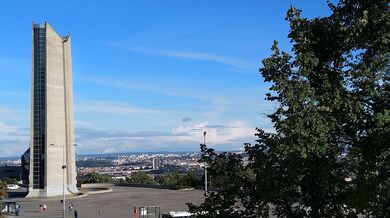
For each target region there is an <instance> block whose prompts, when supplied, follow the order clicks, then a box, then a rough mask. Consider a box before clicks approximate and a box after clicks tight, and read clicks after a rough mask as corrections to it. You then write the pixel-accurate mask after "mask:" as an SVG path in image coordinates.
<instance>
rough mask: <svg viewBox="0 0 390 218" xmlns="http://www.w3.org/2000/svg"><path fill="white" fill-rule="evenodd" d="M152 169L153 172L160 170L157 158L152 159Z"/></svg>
mask: <svg viewBox="0 0 390 218" xmlns="http://www.w3.org/2000/svg"><path fill="white" fill-rule="evenodd" d="M153 169H154V170H158V169H160V158H158V157H155V158H153Z"/></svg>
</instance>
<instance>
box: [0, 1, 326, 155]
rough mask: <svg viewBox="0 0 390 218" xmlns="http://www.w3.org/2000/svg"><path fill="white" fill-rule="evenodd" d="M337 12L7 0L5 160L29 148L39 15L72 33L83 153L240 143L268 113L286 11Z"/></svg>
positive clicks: (313, 5)
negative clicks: (270, 70)
mask: <svg viewBox="0 0 390 218" xmlns="http://www.w3.org/2000/svg"><path fill="white" fill-rule="evenodd" d="M290 5H294V6H295V7H297V8H299V9H302V10H303V12H302V16H304V17H308V18H313V17H317V16H326V15H328V14H329V13H330V12H329V9H328V7H327V4H326V1H325V0H316V1H313V0H295V1H288V0H262V1H258V0H254V1H249V0H246V1H239V0H236V1H232V0H221V1H217V0H215V1H203V0H198V1H192V0H188V1H180V0H154V1H141V0H139V1H135V0H134V1H125V0H123V1H121V0H116V1H108V0H106V1H103V0H101V1H98V0H96V1H88V0H85V1H76V0H68V1H39V0H34V1H18V0H15V1H4V2H2V7H1V8H0V18H1V20H2V21H3V22H2V25H1V29H2V30H1V33H2V34H0V75H1V79H0V157H11V156H20V155H21V154H22V153H23V152H24V151H25V150H26V149H27V148H28V146H29V136H30V113H31V112H30V107H31V101H30V98H31V48H32V26H31V25H32V23H33V22H34V23H43V22H45V21H47V22H49V23H50V24H51V26H53V27H54V29H55V30H56V31H57V32H58V33H59V34H60V35H66V34H68V33H70V34H71V36H72V64H73V85H74V90H73V91H74V115H75V118H74V123H75V134H76V143H77V154H102V153H116V152H153V151H198V150H199V144H200V143H202V141H203V132H204V131H207V135H206V143H207V144H208V145H209V146H210V147H213V148H215V149H216V150H240V149H243V143H246V142H249V143H253V142H254V140H255V136H254V133H255V128H256V127H258V128H262V129H264V130H266V131H271V132H272V131H274V130H273V125H272V123H271V122H270V121H269V119H268V118H267V116H266V115H267V114H270V113H271V112H272V111H273V110H274V109H275V105H274V104H273V103H270V102H267V101H266V100H265V99H264V98H265V93H267V91H268V88H269V86H270V84H268V83H264V81H263V78H262V77H261V75H260V73H259V71H258V69H259V67H261V60H262V59H263V58H266V57H268V56H269V55H270V54H271V51H270V48H271V46H272V43H273V41H274V40H277V41H278V42H279V45H280V47H281V48H282V49H285V50H287V51H288V50H289V49H290V48H291V44H290V40H289V39H288V38H287V35H288V32H289V24H288V22H287V21H285V19H284V18H285V16H286V12H287V10H288V8H289V7H290Z"/></svg>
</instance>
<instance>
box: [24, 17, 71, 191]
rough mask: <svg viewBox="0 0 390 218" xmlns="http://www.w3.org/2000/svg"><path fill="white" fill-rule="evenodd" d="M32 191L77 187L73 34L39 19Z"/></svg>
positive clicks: (35, 33)
mask: <svg viewBox="0 0 390 218" xmlns="http://www.w3.org/2000/svg"><path fill="white" fill-rule="evenodd" d="M32 31H33V34H32V36H33V41H32V44H33V46H32V95H31V97H32V99H31V138H30V170H29V183H30V184H29V194H28V196H27V197H49V196H56V195H62V194H63V192H65V194H73V193H77V192H78V189H77V187H76V184H77V181H76V159H75V143H74V128H73V90H72V56H71V44H70V43H71V40H70V35H69V34H68V35H67V36H63V37H62V36H60V35H58V34H57V33H56V32H55V31H54V29H53V28H52V27H51V26H50V25H49V24H48V23H47V22H46V23H44V24H33V27H32Z"/></svg>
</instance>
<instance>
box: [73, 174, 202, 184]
mask: <svg viewBox="0 0 390 218" xmlns="http://www.w3.org/2000/svg"><path fill="white" fill-rule="evenodd" d="M79 180H80V182H81V183H82V184H83V183H84V184H85V183H114V184H118V185H156V186H169V187H172V188H191V187H197V186H202V185H203V184H204V183H203V179H202V175H201V174H197V173H194V172H188V173H185V174H180V173H177V172H174V173H165V174H158V175H149V174H147V173H145V172H134V173H132V174H131V175H130V176H129V177H127V178H126V179H119V180H113V179H112V178H111V177H110V176H107V175H100V174H98V173H96V172H92V173H89V174H87V175H86V176H85V177H83V178H80V179H79Z"/></svg>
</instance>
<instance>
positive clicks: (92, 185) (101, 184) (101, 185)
mask: <svg viewBox="0 0 390 218" xmlns="http://www.w3.org/2000/svg"><path fill="white" fill-rule="evenodd" d="M112 186H114V184H112V183H87V184H81V188H104V187H112Z"/></svg>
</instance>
